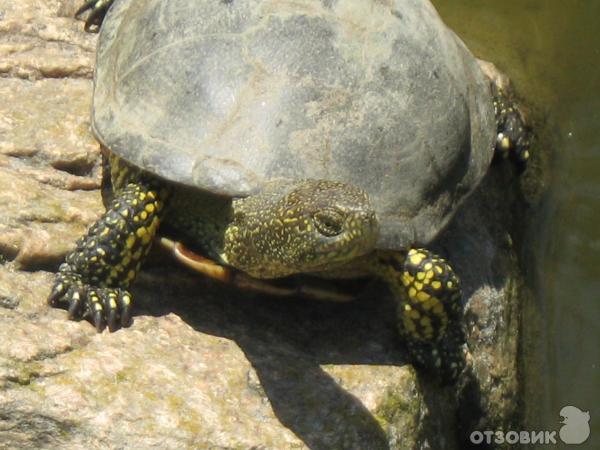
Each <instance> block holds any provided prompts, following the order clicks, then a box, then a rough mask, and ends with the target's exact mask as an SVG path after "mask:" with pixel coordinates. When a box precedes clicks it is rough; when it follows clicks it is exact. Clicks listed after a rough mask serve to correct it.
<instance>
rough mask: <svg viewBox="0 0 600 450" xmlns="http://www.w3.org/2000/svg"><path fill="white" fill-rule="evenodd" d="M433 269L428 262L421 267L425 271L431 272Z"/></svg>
mask: <svg viewBox="0 0 600 450" xmlns="http://www.w3.org/2000/svg"><path fill="white" fill-rule="evenodd" d="M432 267H433V264H431V263H430V262H428V263H426V264H425V267H423V268H424V269H425V270H431V269H432Z"/></svg>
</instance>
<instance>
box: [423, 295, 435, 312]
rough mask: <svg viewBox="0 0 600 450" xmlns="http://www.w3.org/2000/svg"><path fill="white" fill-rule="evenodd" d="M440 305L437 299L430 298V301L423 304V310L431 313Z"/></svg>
mask: <svg viewBox="0 0 600 450" xmlns="http://www.w3.org/2000/svg"><path fill="white" fill-rule="evenodd" d="M437 303H438V301H437V299H436V298H430V299H429V300H426V301H425V302H423V309H424V310H425V311H429V310H430V309H431V308H433V307H434V306H435V305H436V304H437Z"/></svg>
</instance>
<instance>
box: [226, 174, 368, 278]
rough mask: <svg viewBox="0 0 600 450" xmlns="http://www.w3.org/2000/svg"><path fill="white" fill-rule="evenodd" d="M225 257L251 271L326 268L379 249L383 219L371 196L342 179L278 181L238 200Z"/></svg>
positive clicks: (266, 273) (273, 273)
mask: <svg viewBox="0 0 600 450" xmlns="http://www.w3.org/2000/svg"><path fill="white" fill-rule="evenodd" d="M233 210H234V214H233V220H232V222H231V224H230V225H229V227H228V228H227V230H226V233H225V243H224V248H223V254H222V257H223V260H224V261H226V262H227V263H228V264H230V265H232V266H234V267H237V268H238V269H240V270H243V271H245V272H247V273H249V274H250V275H253V276H257V277H261V278H276V277H282V276H286V275H291V274H295V273H308V272H321V271H327V270H329V269H332V268H335V267H339V266H341V265H343V264H344V263H346V262H348V261H350V260H352V259H354V258H356V257H358V256H361V255H364V254H366V253H369V252H370V251H372V250H373V248H374V246H375V242H376V240H377V236H378V230H379V228H378V222H377V217H376V215H375V210H374V208H373V206H372V204H371V202H370V200H369V197H368V195H367V194H366V193H365V192H364V191H363V190H361V189H359V188H357V187H355V186H352V185H349V184H346V183H341V182H335V181H327V180H303V181H296V182H273V183H270V184H268V185H267V186H266V187H265V189H264V190H263V191H262V192H260V193H259V194H257V195H254V196H250V197H247V198H244V199H239V200H235V201H234V206H233Z"/></svg>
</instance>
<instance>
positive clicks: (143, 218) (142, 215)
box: [140, 211, 148, 220]
mask: <svg viewBox="0 0 600 450" xmlns="http://www.w3.org/2000/svg"><path fill="white" fill-rule="evenodd" d="M140 217H141V218H142V220H146V219H147V218H148V213H147V212H146V211H142V212H141V213H140Z"/></svg>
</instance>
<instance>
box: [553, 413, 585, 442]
mask: <svg viewBox="0 0 600 450" xmlns="http://www.w3.org/2000/svg"><path fill="white" fill-rule="evenodd" d="M560 415H561V417H562V418H563V420H562V421H561V423H562V424H563V426H562V428H561V429H560V431H559V435H560V439H561V440H562V441H563V442H564V443H565V444H581V443H582V442H585V441H586V440H587V438H588V437H589V436H590V424H589V421H590V413H589V412H587V411H586V412H583V411H581V410H580V409H579V408H576V407H575V406H565V407H564V408H563V409H561V410H560Z"/></svg>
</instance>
